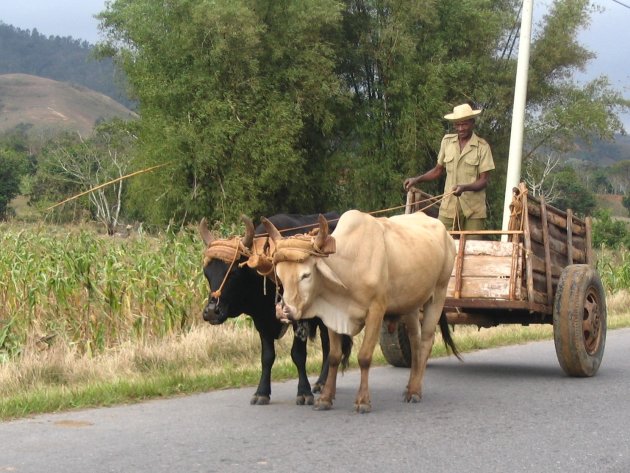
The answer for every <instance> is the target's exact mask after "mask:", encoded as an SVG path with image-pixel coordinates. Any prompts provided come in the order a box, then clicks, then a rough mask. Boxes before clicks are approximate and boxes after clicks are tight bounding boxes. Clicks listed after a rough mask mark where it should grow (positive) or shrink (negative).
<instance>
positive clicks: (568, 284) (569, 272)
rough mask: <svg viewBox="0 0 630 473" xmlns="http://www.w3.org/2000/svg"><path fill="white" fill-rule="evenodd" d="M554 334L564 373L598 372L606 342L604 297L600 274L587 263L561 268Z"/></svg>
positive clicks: (591, 373)
mask: <svg viewBox="0 0 630 473" xmlns="http://www.w3.org/2000/svg"><path fill="white" fill-rule="evenodd" d="M553 336H554V341H555V345H556V354H557V355H558V361H559V362H560V366H561V367H562V369H563V370H564V371H565V373H567V374H568V375H569V376H593V375H594V374H595V373H597V370H598V368H599V365H600V363H601V362H602V357H603V355H604V345H605V344H606V298H605V294H604V287H603V286H602V281H601V279H600V278H599V274H598V273H597V271H596V270H594V269H593V268H592V267H590V266H589V265H586V264H572V265H569V266H567V267H566V268H564V269H563V270H562V274H561V275H560V280H559V281H558V288H557V290H556V297H555V301H554V305H553Z"/></svg>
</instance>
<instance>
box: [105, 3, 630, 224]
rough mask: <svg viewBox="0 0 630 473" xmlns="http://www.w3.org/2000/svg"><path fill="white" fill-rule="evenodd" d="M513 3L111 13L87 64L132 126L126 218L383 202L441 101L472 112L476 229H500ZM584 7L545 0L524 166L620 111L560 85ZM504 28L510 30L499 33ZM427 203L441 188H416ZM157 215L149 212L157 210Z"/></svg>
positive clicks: (217, 6) (427, 152) (608, 96)
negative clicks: (118, 89)
mask: <svg viewBox="0 0 630 473" xmlns="http://www.w3.org/2000/svg"><path fill="white" fill-rule="evenodd" d="M519 7H520V2H518V1H516V0H460V1H439V2H438V1H434V0H423V1H417V0H385V1H373V0H344V1H336V0H307V1H304V2H300V3H299V5H297V4H295V2H290V1H286V0H282V1H278V0H229V1H228V0H218V1H212V2H210V1H207V0H171V1H169V2H163V3H161V4H160V8H155V3H154V2H152V1H150V0H115V1H112V2H111V3H109V4H108V8H107V10H106V11H105V12H103V13H102V14H101V15H100V19H101V26H102V28H103V31H104V33H105V38H106V40H105V41H104V42H103V43H102V44H100V46H99V51H100V54H101V55H102V56H105V57H109V56H111V57H113V58H115V60H116V61H117V62H118V64H120V66H121V67H122V68H123V70H124V71H125V73H126V75H127V77H128V79H129V83H130V86H131V88H132V89H133V92H134V94H135V96H137V98H138V99H139V104H140V112H141V116H142V120H141V131H140V136H139V147H138V166H149V165H152V164H155V163H161V162H169V163H172V166H170V168H169V170H168V171H164V172H159V173H154V174H152V175H148V176H145V177H144V178H139V179H136V180H135V181H134V183H133V185H132V187H133V188H132V190H131V193H130V196H131V201H130V205H131V206H132V207H133V208H134V209H135V210H136V211H137V215H138V216H139V217H141V218H143V219H149V220H152V221H155V222H160V221H161V222H165V221H168V220H169V219H172V218H175V219H177V220H181V221H184V220H189V219H193V220H194V219H198V218H200V217H201V216H204V215H205V216H209V217H211V218H213V219H219V220H228V221H234V220H235V219H236V218H238V215H239V214H240V213H243V212H245V213H248V214H250V215H252V216H253V217H258V216H259V215H262V214H271V213H276V212H280V211H297V212H311V211H321V210H324V209H333V208H335V209H337V210H345V209H346V208H350V207H356V208H361V209H364V210H375V209H378V208H383V207H387V206H390V205H396V204H400V203H401V202H402V199H403V193H402V181H403V179H404V177H406V176H409V175H415V174H417V173H419V172H421V171H424V170H426V169H428V168H430V167H432V166H433V164H434V160H435V155H436V150H437V147H438V145H439V140H440V138H441V136H442V134H443V133H444V132H445V131H447V129H446V128H445V124H444V122H443V120H442V119H441V117H442V115H444V114H445V113H447V112H448V111H450V109H451V108H452V106H453V105H455V104H457V103H461V102H462V101H465V100H474V101H475V102H477V104H479V105H480V106H482V107H484V108H485V110H486V111H485V113H484V115H483V118H482V120H481V121H480V123H479V127H478V130H479V134H480V135H481V136H484V137H486V138H487V139H488V140H489V141H490V143H491V144H492V146H493V151H494V155H495V161H496V164H497V170H496V171H495V173H494V175H493V179H492V182H491V188H490V192H489V195H490V200H491V212H490V215H491V221H492V223H496V222H497V221H498V219H500V218H501V215H502V210H501V208H500V207H501V206H502V202H503V198H502V196H503V190H504V183H505V177H504V176H505V169H506V157H507V149H508V141H509V133H510V117H511V106H512V94H513V83H514V73H515V62H516V61H515V51H516V49H517V48H516V41H517V38H518V14H519ZM590 9H591V5H590V2H589V1H588V0H571V1H568V0H557V1H555V2H553V4H552V5H551V7H550V9H549V11H548V14H547V16H546V17H545V19H544V21H543V23H542V25H541V26H540V28H539V29H538V30H537V34H536V35H535V37H534V39H533V44H532V55H531V56H532V57H531V66H530V84H529V93H528V112H529V125H528V126H529V131H528V133H527V136H529V137H531V139H530V140H529V141H528V149H527V150H526V156H528V157H530V158H531V159H534V157H535V155H536V153H537V152H538V150H540V149H543V148H545V149H563V148H566V147H567V145H568V143H570V142H571V140H572V139H574V138H575V136H577V135H580V136H585V135H588V136H600V137H610V136H612V133H614V132H615V131H619V130H620V129H621V124H620V122H619V121H618V120H617V118H616V115H615V113H614V112H615V111H616V110H619V109H620V107H623V106H627V105H628V103H627V102H626V101H624V100H623V99H622V97H621V96H620V95H619V94H618V93H617V92H615V91H614V90H612V89H611V88H610V86H609V85H608V83H607V81H606V79H605V78H599V79H597V80H595V81H593V82H591V83H589V84H586V85H584V86H579V85H577V84H575V83H574V82H572V80H571V75H572V72H573V71H575V70H577V69H580V68H581V67H583V66H584V64H585V63H586V61H588V60H589V59H590V58H591V57H592V54H591V53H589V52H588V51H586V50H585V49H584V48H583V47H581V46H580V45H579V44H578V43H577V40H576V37H577V33H578V32H579V30H580V28H583V27H585V26H586V25H587V24H588V19H589V15H590V11H591V10H590ZM515 25H516V26H515ZM426 190H428V191H431V192H434V193H441V189H440V188H439V187H438V186H437V185H436V186H435V187H430V186H427V189H426ZM158 202H159V204H157V203H158Z"/></svg>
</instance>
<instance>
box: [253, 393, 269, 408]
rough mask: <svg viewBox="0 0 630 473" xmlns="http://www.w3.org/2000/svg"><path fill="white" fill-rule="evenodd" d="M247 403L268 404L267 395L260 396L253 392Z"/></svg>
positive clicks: (254, 404) (255, 404)
mask: <svg viewBox="0 0 630 473" xmlns="http://www.w3.org/2000/svg"><path fill="white" fill-rule="evenodd" d="M249 403H250V404H251V405H252V406H266V405H267V404H269V396H260V395H258V394H254V395H253V396H252V398H251V399H250V401H249Z"/></svg>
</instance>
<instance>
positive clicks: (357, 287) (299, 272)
mask: <svg viewBox="0 0 630 473" xmlns="http://www.w3.org/2000/svg"><path fill="white" fill-rule="evenodd" d="M263 223H265V226H266V228H267V231H268V232H269V235H270V236H271V238H272V239H273V240H274V241H275V243H276V251H275V253H274V257H273V261H274V264H275V271H276V275H277V276H278V278H279V279H280V282H281V283H282V286H283V288H284V293H283V301H282V302H281V303H280V304H278V306H277V308H276V315H277V316H278V317H279V318H280V319H282V320H284V321H287V322H288V321H293V320H299V319H304V318H310V317H314V316H319V317H321V319H322V320H323V321H324V323H325V324H326V326H327V327H328V328H329V333H330V355H329V362H330V368H329V372H328V378H327V380H326V384H325V387H324V389H323V391H322V393H321V395H320V397H319V399H318V400H317V403H316V408H317V409H330V407H331V406H332V401H333V399H334V397H335V392H336V380H337V371H338V365H339V360H340V356H341V345H340V335H339V334H346V335H351V336H354V335H356V334H358V333H359V332H360V331H361V330H362V329H363V328H364V327H365V334H364V338H363V343H362V345H361V348H360V350H359V353H358V362H359V367H360V368H361V383H360V386H359V390H358V392H357V396H356V399H355V409H356V410H357V411H358V412H361V413H364V412H369V411H370V410H371V403H370V393H369V388H368V372H369V368H370V364H371V362H372V355H373V353H374V348H375V346H376V343H377V342H378V339H379V332H380V328H381V324H382V322H383V318H384V317H385V316H386V315H387V316H388V317H389V316H400V317H401V319H402V321H403V322H404V323H405V324H406V326H407V331H408V334H409V340H410V345H411V353H412V362H411V370H410V375H409V384H408V385H407V389H406V391H405V394H404V399H405V400H406V401H407V402H418V401H419V400H420V398H421V397H422V379H423V377H424V372H425V368H426V364H427V360H428V358H429V355H430V352H431V348H432V346H433V341H434V339H435V330H436V327H437V325H438V322H440V326H441V328H442V333H443V334H444V335H445V336H444V339H445V343H447V345H449V346H450V348H451V349H452V350H453V352H454V353H455V354H457V351H456V349H455V346H454V344H453V342H452V339H451V338H450V334H449V332H448V325H447V324H446V319H445V316H443V314H442V310H443V306H444V300H445V298H446V289H447V286H448V282H449V278H450V275H451V271H452V269H453V263H454V261H455V245H454V242H453V239H452V238H451V236H450V235H449V234H448V232H447V231H446V229H445V228H444V225H443V224H442V223H441V222H440V221H439V220H437V219H434V218H432V217H429V216H427V215H425V214H423V213H420V212H418V213H414V214H407V215H398V216H394V217H391V218H375V217H372V216H370V215H368V214H366V213H362V212H359V211H357V210H351V211H348V212H346V213H344V214H343V215H342V216H341V218H340V220H339V223H338V224H337V228H336V229H335V231H334V232H333V233H332V234H329V233H328V226H327V223H326V220H325V219H322V218H320V228H319V233H318V234H317V236H316V237H309V238H310V239H309V240H308V241H306V240H305V238H306V237H302V239H301V240H300V239H299V237H289V238H282V237H281V235H280V234H279V233H278V232H277V230H276V229H275V227H273V225H272V224H271V223H269V222H268V221H267V222H264V220H263ZM296 238H297V239H296ZM420 310H422V311H423V317H422V320H421V322H420V314H419V311H420ZM441 317H442V319H441ZM442 323H443V325H442ZM444 327H446V333H445V330H444Z"/></svg>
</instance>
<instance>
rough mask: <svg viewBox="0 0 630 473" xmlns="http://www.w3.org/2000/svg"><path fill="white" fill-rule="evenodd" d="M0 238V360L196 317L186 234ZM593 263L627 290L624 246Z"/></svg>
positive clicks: (133, 336) (7, 233) (53, 231)
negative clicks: (32, 348) (29, 347)
mask: <svg viewBox="0 0 630 473" xmlns="http://www.w3.org/2000/svg"><path fill="white" fill-rule="evenodd" d="M221 230H222V232H223V233H225V232H227V230H228V229H221ZM230 230H231V231H232V232H233V231H235V230H236V229H234V228H232V229H230ZM0 242H1V245H2V252H0V362H2V361H3V360H7V359H10V358H13V357H15V356H16V355H19V354H20V353H21V351H22V349H23V347H24V346H26V345H27V344H30V345H32V344H36V345H38V344H39V345H41V346H42V349H45V348H46V346H47V345H50V344H53V343H61V344H64V345H67V346H69V347H72V348H73V349H74V350H75V351H76V352H78V353H84V354H87V355H88V356H89V355H90V354H95V353H101V352H103V351H105V350H107V349H110V348H116V347H119V346H121V345H124V344H128V343H129V342H132V343H134V342H146V341H154V340H159V339H161V338H164V337H167V336H169V337H170V336H173V335H180V334H184V333H188V332H189V331H190V329H191V327H192V326H193V325H194V324H196V323H205V322H201V316H200V314H201V310H202V307H203V304H204V303H205V301H206V297H207V287H206V282H205V279H204V278H203V273H202V270H201V261H202V252H203V243H202V242H201V240H200V238H198V236H197V233H196V230H192V229H188V230H183V231H178V232H170V231H167V232H166V233H165V234H163V235H161V236H159V237H152V236H146V235H143V234H135V235H133V236H131V237H129V238H112V237H107V236H104V235H99V234H97V233H96V232H95V231H94V230H93V229H90V228H88V227H86V228H77V227H71V228H63V227H50V226H43V225H39V226H31V227H25V226H21V227H16V226H12V225H6V224H5V225H0ZM597 267H598V270H599V273H600V275H601V277H602V281H603V283H604V286H605V287H606V290H607V292H609V293H614V292H617V291H621V290H624V289H627V288H629V287H630V251H628V250H627V249H626V250H622V251H620V252H614V253H613V252H611V251H606V250H601V251H599V252H598V263H597Z"/></svg>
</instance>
